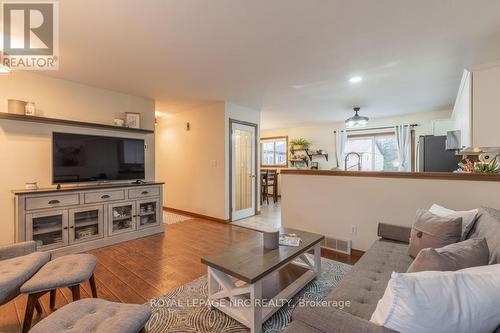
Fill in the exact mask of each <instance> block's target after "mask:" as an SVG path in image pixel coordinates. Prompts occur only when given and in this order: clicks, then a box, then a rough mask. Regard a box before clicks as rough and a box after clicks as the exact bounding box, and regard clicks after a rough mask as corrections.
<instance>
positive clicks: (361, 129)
mask: <svg viewBox="0 0 500 333" xmlns="http://www.w3.org/2000/svg"><path fill="white" fill-rule="evenodd" d="M404 126H410V127H417V126H418V124H410V125H404ZM389 128H394V126H382V127H367V128H355V129H346V132H359V131H373V130H381V129H389ZM333 133H337V131H333Z"/></svg>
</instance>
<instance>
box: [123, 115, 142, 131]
mask: <svg viewBox="0 0 500 333" xmlns="http://www.w3.org/2000/svg"><path fill="white" fill-rule="evenodd" d="M125 123H126V125H127V127H129V128H141V114H140V113H138V112H126V113H125Z"/></svg>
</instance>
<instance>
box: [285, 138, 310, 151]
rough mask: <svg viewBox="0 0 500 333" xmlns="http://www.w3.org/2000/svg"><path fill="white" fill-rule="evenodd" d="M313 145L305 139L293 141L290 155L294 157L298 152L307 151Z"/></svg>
mask: <svg viewBox="0 0 500 333" xmlns="http://www.w3.org/2000/svg"><path fill="white" fill-rule="evenodd" d="M310 146H311V143H310V142H309V141H307V140H306V139H304V138H298V139H293V140H292V141H290V153H291V154H292V155H293V153H294V151H296V150H307V149H308V148H309V147H310Z"/></svg>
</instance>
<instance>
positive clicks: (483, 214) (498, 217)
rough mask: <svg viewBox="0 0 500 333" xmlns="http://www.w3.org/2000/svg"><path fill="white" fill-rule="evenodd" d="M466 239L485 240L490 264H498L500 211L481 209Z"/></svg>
mask: <svg viewBox="0 0 500 333" xmlns="http://www.w3.org/2000/svg"><path fill="white" fill-rule="evenodd" d="M478 215H479V217H478V219H477V221H476V224H475V225H474V228H472V231H471V233H470V234H469V236H468V238H483V237H484V238H485V239H486V243H488V248H489V250H490V260H489V263H490V264H498V263H500V211H499V210H496V209H493V208H486V207H481V208H480V209H479V214H478Z"/></svg>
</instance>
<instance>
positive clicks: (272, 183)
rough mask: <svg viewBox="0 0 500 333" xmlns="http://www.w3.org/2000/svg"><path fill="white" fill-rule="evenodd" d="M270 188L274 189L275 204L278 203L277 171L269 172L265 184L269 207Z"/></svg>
mask: <svg viewBox="0 0 500 333" xmlns="http://www.w3.org/2000/svg"><path fill="white" fill-rule="evenodd" d="M269 188H272V189H273V203H276V202H277V201H278V172H277V171H276V170H268V171H267V176H266V181H265V184H264V193H265V199H266V202H267V204H268V205H269Z"/></svg>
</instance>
